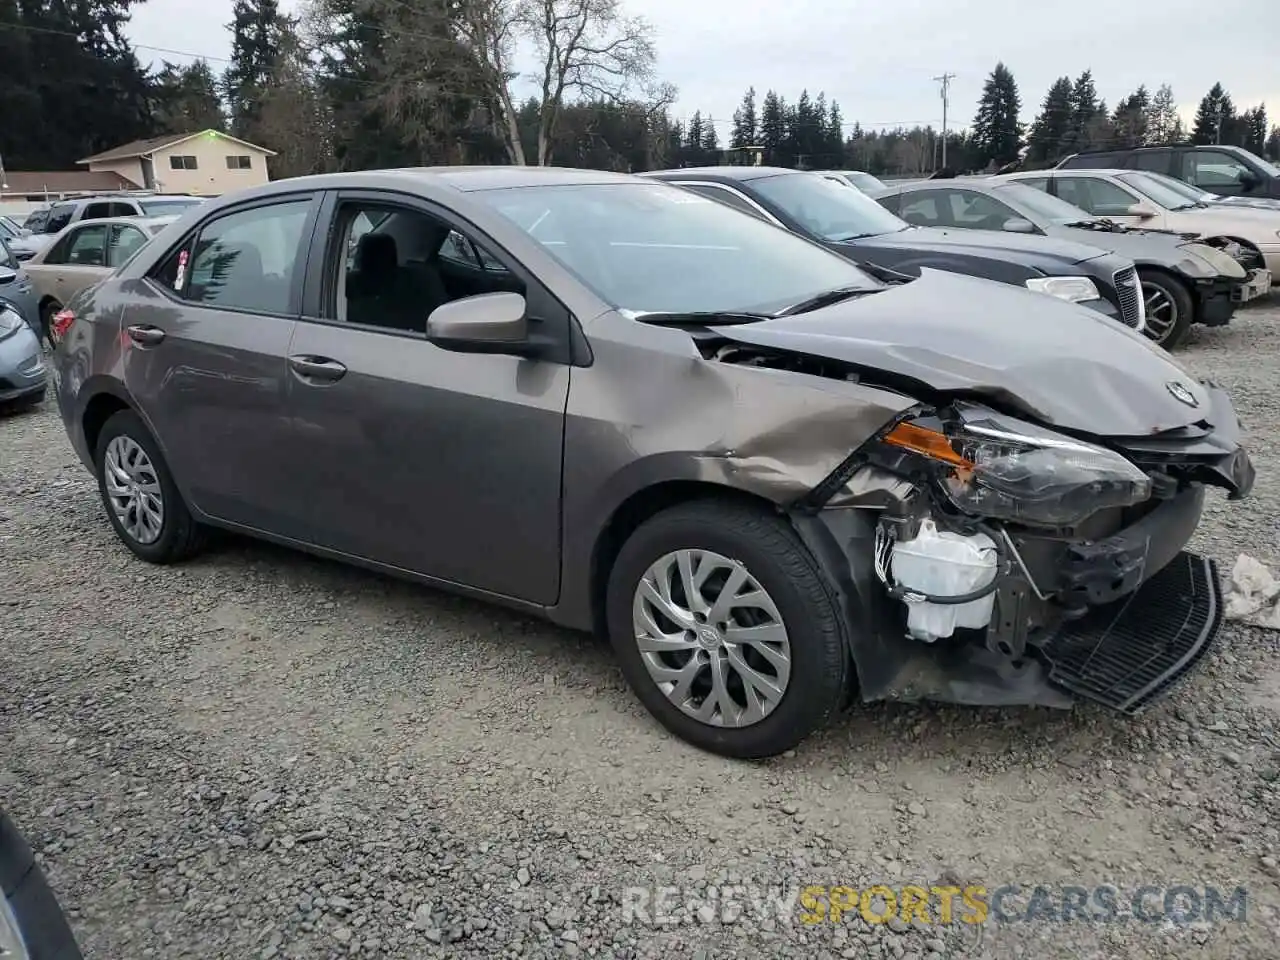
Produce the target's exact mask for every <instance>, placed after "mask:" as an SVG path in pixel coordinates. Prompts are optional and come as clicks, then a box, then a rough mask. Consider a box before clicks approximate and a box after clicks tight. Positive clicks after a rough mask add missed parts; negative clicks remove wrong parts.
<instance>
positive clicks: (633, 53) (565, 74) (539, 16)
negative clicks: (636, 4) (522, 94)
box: [518, 0, 655, 166]
mask: <svg viewBox="0 0 1280 960" xmlns="http://www.w3.org/2000/svg"><path fill="white" fill-rule="evenodd" d="M518 9H519V11H520V14H519V16H520V22H521V23H522V25H523V26H524V28H525V30H526V31H527V32H528V34H529V35H530V36H531V37H532V38H533V41H534V43H535V45H536V49H537V51H538V54H539V57H540V58H541V61H542V63H541V76H540V77H539V86H540V88H541V97H540V99H541V103H542V110H541V114H540V116H539V118H538V163H539V164H540V165H544V166H545V165H546V164H547V163H549V162H550V160H551V146H552V143H553V138H554V136H555V132H556V126H557V124H558V122H559V119H560V111H561V108H562V107H563V105H564V98H565V94H566V93H567V92H569V91H574V92H576V93H578V94H580V95H583V96H588V97H593V98H600V99H605V100H615V101H618V100H621V99H623V98H624V97H625V96H626V95H627V94H628V93H629V92H630V91H631V90H633V89H636V88H638V87H640V86H642V85H643V84H645V83H647V82H649V80H650V79H651V78H652V76H653V65H654V60H655V55H654V49H653V40H652V30H651V28H650V27H649V24H648V23H647V22H646V21H645V20H644V19H643V18H641V17H628V16H626V15H625V14H624V13H623V10H622V3H621V0H522V2H520V3H519V5H518Z"/></svg>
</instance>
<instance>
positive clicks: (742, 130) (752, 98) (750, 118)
mask: <svg viewBox="0 0 1280 960" xmlns="http://www.w3.org/2000/svg"><path fill="white" fill-rule="evenodd" d="M756 127H757V122H756V88H755V87H749V88H747V92H746V95H745V96H743V98H742V103H741V104H740V105H739V107H738V109H737V110H735V111H733V132H732V133H730V135H729V146H731V147H753V146H756V145H757V144H756Z"/></svg>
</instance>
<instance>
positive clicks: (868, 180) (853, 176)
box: [843, 170, 888, 190]
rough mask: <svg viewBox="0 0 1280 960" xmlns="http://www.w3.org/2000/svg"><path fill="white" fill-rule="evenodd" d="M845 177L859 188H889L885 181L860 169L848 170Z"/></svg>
mask: <svg viewBox="0 0 1280 960" xmlns="http://www.w3.org/2000/svg"><path fill="white" fill-rule="evenodd" d="M843 176H844V178H845V179H846V180H848V181H849V182H850V183H852V184H853V185H854V186H855V187H857V188H858V189H859V190H886V189H888V188H887V187H886V186H885V185H884V183H883V182H882V181H880V180H878V179H877V178H875V177H873V176H872V175H871V174H869V173H862V172H861V171H858V170H846V171H845V172H844V175H843Z"/></svg>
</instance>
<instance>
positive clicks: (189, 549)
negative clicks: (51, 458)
mask: <svg viewBox="0 0 1280 960" xmlns="http://www.w3.org/2000/svg"><path fill="white" fill-rule="evenodd" d="M117 437H128V438H129V439H130V440H132V441H133V442H134V443H136V444H137V445H138V446H139V447H141V448H142V450H143V452H144V453H145V454H146V455H147V459H148V460H150V461H151V468H152V471H153V472H154V474H155V477H156V480H157V481H158V483H159V485H160V494H161V497H162V498H163V508H164V509H163V515H162V520H161V523H160V535H159V536H158V537H157V538H156V539H155V540H153V541H152V542H150V543H143V542H141V541H139V540H138V539H136V538H135V537H133V536H132V535H131V534H130V533H129V532H128V531H127V530H126V529H125V528H124V525H123V524H122V523H121V522H120V519H119V518H118V517H117V516H116V513H115V510H114V509H113V508H112V506H111V498H110V496H109V495H108V493H107V480H106V471H105V469H104V463H105V461H106V454H107V448H108V447H109V446H110V444H111V441H112V440H114V439H115V438H117ZM93 462H94V470H95V472H96V473H97V475H98V494H99V496H101V498H102V506H103V509H105V510H106V512H107V519H108V520H109V521H110V522H111V526H112V528H113V529H114V530H115V532H116V536H118V537H119V538H120V540H121V542H123V543H124V545H125V546H126V547H128V548H129V549H130V550H131V551H133V553H134V554H135V555H136V556H138V557H139V558H141V559H143V560H146V561H147V562H148V563H157V564H166V563H178V562H179V561H182V560H185V559H187V558H188V557H190V556H192V555H194V554H195V553H197V552H199V550H200V548H201V547H202V546H204V529H203V528H202V527H201V526H200V525H199V524H197V523H196V521H195V519H194V518H193V517H192V516H191V511H190V510H188V509H187V505H186V503H185V502H184V501H183V499H182V494H180V493H179V492H178V487H177V485H176V484H175V483H174V482H173V475H172V474H171V473H170V472H169V466H168V464H166V463H165V460H164V456H163V455H162V454H161V453H160V447H159V446H158V445H157V444H156V442H155V440H154V439H153V438H152V436H151V431H149V430H148V429H147V427H146V425H145V424H144V423H143V422H142V419H141V418H140V417H139V416H138V415H137V414H136V413H134V412H133V411H132V410H121V411H119V412H117V413H114V414H112V415H111V416H110V417H109V418H108V419H107V422H106V423H104V424H103V425H102V430H101V432H100V433H99V434H98V445H97V449H96V450H95V451H94V457H93Z"/></svg>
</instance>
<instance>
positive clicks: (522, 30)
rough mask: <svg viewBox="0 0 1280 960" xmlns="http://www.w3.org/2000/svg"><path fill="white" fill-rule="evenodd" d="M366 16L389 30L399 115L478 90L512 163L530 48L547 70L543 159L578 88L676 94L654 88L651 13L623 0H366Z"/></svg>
mask: <svg viewBox="0 0 1280 960" xmlns="http://www.w3.org/2000/svg"><path fill="white" fill-rule="evenodd" d="M360 9H361V10H362V11H363V15H365V16H367V17H369V18H370V20H371V21H372V22H373V23H375V24H376V25H377V29H379V30H381V31H382V32H383V34H384V36H385V45H384V48H383V61H382V68H383V69H382V76H383V82H382V83H381V84H380V86H381V88H382V89H381V91H380V93H379V98H380V100H381V101H382V104H383V106H384V108H388V109H389V110H390V111H391V112H393V113H394V114H395V115H396V116H398V117H403V118H407V117H409V116H412V115H413V114H414V112H415V110H417V109H418V106H419V105H422V104H423V103H424V102H425V101H427V100H429V99H433V100H438V99H439V98H440V97H441V96H455V97H462V98H468V99H470V100H472V101H474V102H475V103H476V104H477V105H478V106H479V107H480V108H481V109H483V110H484V111H485V112H486V114H487V117H488V120H489V126H490V128H491V130H492V132H493V135H494V136H495V137H497V138H498V139H499V141H500V142H501V143H502V144H503V145H504V146H505V148H506V152H507V155H508V158H509V159H510V160H511V162H512V163H517V164H524V163H527V162H529V160H530V158H529V157H528V156H527V155H526V151H525V149H524V144H523V142H522V140H521V136H520V124H519V107H518V105H517V102H516V96H515V94H514V92H513V89H512V88H513V85H514V84H515V82H516V81H517V80H518V79H520V72H519V71H518V70H517V69H516V68H515V63H516V60H517V56H518V54H519V53H520V52H522V51H532V52H535V53H536V56H537V58H538V64H539V66H538V68H537V70H536V71H534V72H533V73H532V75H531V76H530V77H529V78H528V79H531V80H533V81H534V83H535V84H536V85H537V89H538V93H539V98H538V99H539V115H538V132H537V147H536V149H537V157H536V162H537V163H538V164H540V165H546V164H547V163H549V162H550V161H551V155H552V147H553V144H554V140H555V134H556V129H557V125H558V123H559V120H560V117H561V112H562V109H563V106H564V104H565V101H566V98H567V97H568V96H570V95H571V94H577V95H579V96H584V97H590V98H593V99H602V100H608V101H612V102H622V101H624V100H628V99H630V98H631V97H633V96H634V95H636V94H643V95H647V96H655V95H656V96H657V98H658V99H659V100H660V102H661V103H662V104H663V105H665V104H667V103H670V102H671V100H672V99H674V95H673V94H672V93H671V91H670V88H669V87H665V86H664V87H658V88H650V87H649V86H648V84H649V83H650V82H651V80H652V77H653V65H654V48H653V42H652V39H651V35H652V34H651V29H650V27H649V25H648V23H646V22H645V21H644V20H643V19H641V18H638V17H628V16H626V15H625V13H624V11H623V9H622V4H621V0H449V2H441V0H361V2H360Z"/></svg>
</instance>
